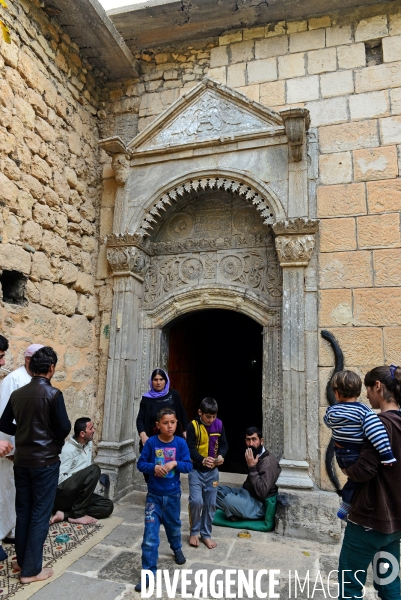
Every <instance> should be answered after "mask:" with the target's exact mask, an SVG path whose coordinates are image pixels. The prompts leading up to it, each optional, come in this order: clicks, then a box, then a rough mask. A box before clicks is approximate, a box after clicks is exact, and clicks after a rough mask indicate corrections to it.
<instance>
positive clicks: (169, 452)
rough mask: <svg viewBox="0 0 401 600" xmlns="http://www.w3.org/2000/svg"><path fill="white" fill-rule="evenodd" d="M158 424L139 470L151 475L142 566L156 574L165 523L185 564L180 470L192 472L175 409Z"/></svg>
mask: <svg viewBox="0 0 401 600" xmlns="http://www.w3.org/2000/svg"><path fill="white" fill-rule="evenodd" d="M156 425H157V427H158V428H159V430H160V433H159V435H153V436H152V437H150V438H149V439H148V440H147V441H146V443H145V445H144V447H143V450H142V453H141V456H140V457H139V460H138V470H139V471H141V473H147V474H148V475H149V480H148V494H147V496H146V505H145V531H144V534H143V542H142V569H146V570H149V571H152V572H153V573H154V574H156V569H157V559H158V556H159V544H160V536H159V533H160V524H163V525H164V529H165V530H166V534H167V539H168V541H169V543H170V548H171V549H172V551H173V552H174V557H175V562H176V563H177V564H178V565H183V564H184V563H185V556H184V555H183V553H182V549H181V548H182V543H181V519H180V509H181V484H180V473H189V472H190V471H191V470H192V463H191V459H190V457H189V450H188V446H187V444H186V441H185V440H184V439H182V438H180V437H175V436H174V433H175V430H176V427H177V417H176V414H175V412H174V411H173V410H172V409H171V408H162V409H161V410H160V411H159V412H158V414H157V423H156ZM147 583H148V582H147ZM141 587H142V586H141V582H140V583H137V585H136V586H135V590H136V591H137V592H140V591H141ZM146 587H148V585H146Z"/></svg>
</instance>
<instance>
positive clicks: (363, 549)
mask: <svg viewBox="0 0 401 600" xmlns="http://www.w3.org/2000/svg"><path fill="white" fill-rule="evenodd" d="M391 368H393V371H391ZM365 385H366V389H367V396H368V399H369V401H370V404H371V405H372V408H374V409H378V408H380V409H381V413H380V414H379V418H380V419H381V421H382V423H383V425H384V426H385V428H386V430H387V433H388V436H389V439H390V444H391V448H392V451H393V454H394V456H395V458H396V459H397V462H395V463H393V464H392V466H383V465H381V463H380V455H379V453H378V452H377V450H376V449H375V448H374V446H373V445H372V443H371V442H370V441H369V440H367V441H366V442H365V444H364V446H363V448H362V450H361V453H360V455H359V458H358V460H357V462H356V463H355V464H353V465H352V466H350V467H348V468H347V469H344V470H343V472H344V473H345V474H346V475H348V477H349V478H350V479H352V481H356V482H359V483H361V484H362V485H361V487H360V488H359V489H358V490H357V491H356V492H355V496H354V498H353V500H352V504H351V510H350V512H349V515H348V524H347V527H346V530H345V535H344V541H343V545H342V548H341V554H340V560H339V566H338V571H339V584H340V585H339V594H338V597H339V599H340V600H342V599H343V598H344V599H345V598H360V597H363V595H364V593H365V591H364V584H365V581H366V571H367V569H368V566H369V564H370V563H372V566H373V584H374V587H375V589H376V590H377V591H378V595H379V597H380V598H382V600H390V599H399V598H401V595H400V579H399V575H398V572H399V564H400V539H401V412H400V405H401V402H400V400H401V395H400V390H401V369H400V367H393V365H391V367H388V366H383V367H376V368H375V369H372V371H369V372H368V373H367V374H366V376H365Z"/></svg>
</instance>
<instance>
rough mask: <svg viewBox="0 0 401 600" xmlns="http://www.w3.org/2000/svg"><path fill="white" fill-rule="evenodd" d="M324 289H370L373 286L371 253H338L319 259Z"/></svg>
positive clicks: (321, 282) (323, 255)
mask: <svg viewBox="0 0 401 600" xmlns="http://www.w3.org/2000/svg"><path fill="white" fill-rule="evenodd" d="M319 263H320V264H319V267H320V270H319V272H320V285H321V288H322V289H330V288H354V287H370V286H371V285H372V284H373V274H372V266H371V256H370V252H367V251H363V250H362V251H353V252H336V253H333V254H322V255H321V256H320V259H319Z"/></svg>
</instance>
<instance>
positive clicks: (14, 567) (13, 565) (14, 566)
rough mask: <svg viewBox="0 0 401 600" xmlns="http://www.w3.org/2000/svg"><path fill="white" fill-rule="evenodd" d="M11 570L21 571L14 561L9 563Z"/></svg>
mask: <svg viewBox="0 0 401 600" xmlns="http://www.w3.org/2000/svg"><path fill="white" fill-rule="evenodd" d="M11 568H12V569H13V571H21V567H20V566H19V564H18V563H17V561H16V560H13V561H11Z"/></svg>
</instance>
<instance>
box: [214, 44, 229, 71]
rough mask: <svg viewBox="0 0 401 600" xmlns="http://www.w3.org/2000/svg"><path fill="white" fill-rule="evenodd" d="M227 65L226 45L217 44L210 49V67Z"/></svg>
mask: <svg viewBox="0 0 401 600" xmlns="http://www.w3.org/2000/svg"><path fill="white" fill-rule="evenodd" d="M225 65H228V54H227V46H217V47H215V48H212V49H211V51H210V68H212V69H214V68H215V67H223V66H225Z"/></svg>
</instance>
